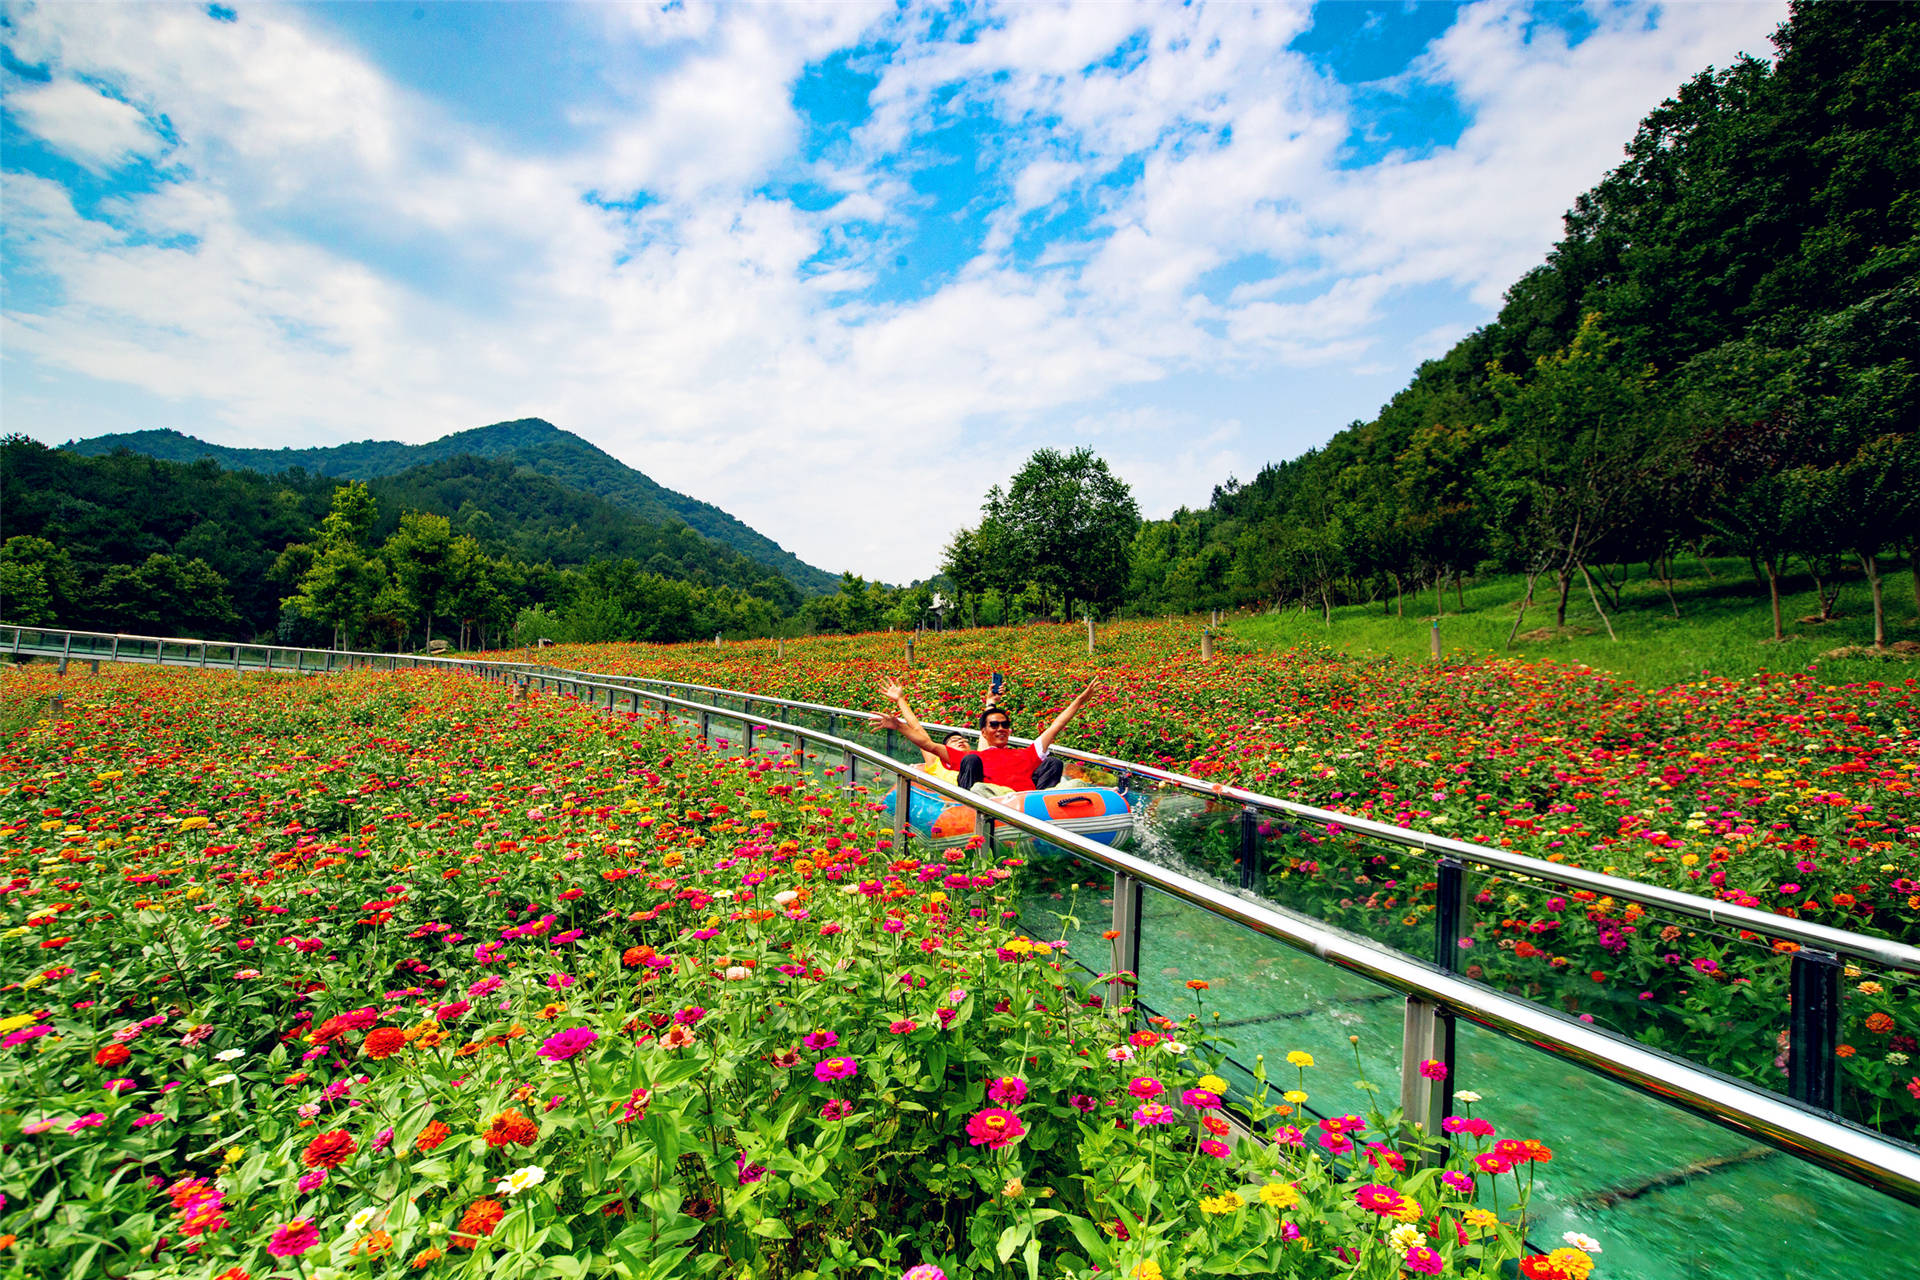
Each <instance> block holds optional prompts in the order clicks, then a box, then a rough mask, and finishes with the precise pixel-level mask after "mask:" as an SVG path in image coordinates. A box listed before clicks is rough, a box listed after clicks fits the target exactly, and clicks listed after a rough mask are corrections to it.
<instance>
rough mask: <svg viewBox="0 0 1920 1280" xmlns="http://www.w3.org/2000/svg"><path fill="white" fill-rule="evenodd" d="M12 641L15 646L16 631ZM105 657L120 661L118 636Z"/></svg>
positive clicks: (16, 639)
mask: <svg viewBox="0 0 1920 1280" xmlns="http://www.w3.org/2000/svg"><path fill="white" fill-rule="evenodd" d="M13 639H14V643H15V644H18V643H19V641H20V633H19V632H18V631H16V632H14V633H13ZM107 657H108V658H109V659H111V660H112V661H114V662H118V661H120V637H119V636H115V637H114V638H113V645H112V647H111V648H110V649H108V650H107Z"/></svg>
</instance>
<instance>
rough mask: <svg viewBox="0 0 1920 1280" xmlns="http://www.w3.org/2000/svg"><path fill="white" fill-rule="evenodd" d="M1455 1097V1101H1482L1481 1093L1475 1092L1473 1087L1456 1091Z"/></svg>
mask: <svg viewBox="0 0 1920 1280" xmlns="http://www.w3.org/2000/svg"><path fill="white" fill-rule="evenodd" d="M1453 1097H1454V1101H1456V1102H1478V1101H1480V1095H1479V1094H1477V1093H1475V1092H1474V1091H1473V1090H1471V1089H1460V1090H1457V1091H1456V1092H1455V1093H1454V1095H1453Z"/></svg>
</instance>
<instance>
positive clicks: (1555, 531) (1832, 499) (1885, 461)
mask: <svg viewBox="0 0 1920 1280" xmlns="http://www.w3.org/2000/svg"><path fill="white" fill-rule="evenodd" d="M1791 12H1792V17H1791V21H1790V22H1789V23H1787V24H1786V25H1785V26H1783V27H1782V28H1781V30H1780V32H1779V33H1778V35H1777V36H1776V41H1775V42H1776V46H1777V49H1778V56H1777V57H1776V58H1775V59H1774V61H1773V62H1772V63H1771V64H1768V63H1766V62H1762V61H1759V60H1755V59H1742V60H1740V61H1739V62H1737V63H1735V64H1734V65H1733V66H1731V67H1728V68H1725V69H1721V70H1708V71H1704V72H1702V73H1701V74H1699V75H1698V76H1695V77H1693V78H1692V79H1691V80H1689V81H1688V82H1687V83H1686V84H1685V85H1683V86H1681V88H1680V89H1679V90H1678V91H1677V92H1676V94H1675V95H1674V97H1673V98H1671V99H1670V100H1668V101H1667V102H1665V103H1662V104H1661V105H1660V106H1659V107H1658V108H1656V109H1655V110H1654V111H1653V112H1651V113H1649V115H1648V116H1647V118H1646V119H1645V120H1644V121H1643V122H1642V124H1641V126H1640V128H1639V129H1638V131H1637V132H1636V133H1635V135H1634V137H1633V139H1632V140H1631V142H1630V143H1629V145H1628V147H1627V152H1626V156H1625V159H1624V160H1623V162H1622V163H1621V164H1620V165H1619V166H1618V167H1617V168H1616V169H1615V170H1614V171H1613V172H1611V173H1609V174H1608V175H1607V176H1606V177H1605V178H1604V179H1603V180H1602V181H1601V182H1600V183H1598V184H1597V185H1596V186H1595V187H1594V188H1593V189H1592V190H1591V191H1589V192H1587V193H1586V194H1584V195H1583V196H1581V197H1580V198H1579V199H1578V200H1577V201H1576V202H1575V204H1574V207H1573V208H1572V209H1571V210H1570V211H1569V213H1568V214H1567V217H1566V229H1565V234H1564V235H1563V237H1562V238H1561V240H1560V242H1559V243H1558V244H1556V245H1555V246H1554V248H1553V250H1552V251H1551V252H1550V253H1549V254H1548V256H1547V259H1546V261H1545V262H1543V263H1542V264H1541V265H1540V266H1538V267H1536V268H1534V269H1533V270H1531V271H1529V272H1527V273H1526V274H1525V275H1524V276H1522V277H1521V278H1520V279H1519V280H1518V281H1516V282H1515V283H1514V285H1513V287H1512V288H1511V289H1510V290H1508V292H1507V295H1506V298H1505V302H1504V305H1503V306H1502V308H1501V310H1500V313H1499V315H1498V317H1497V318H1496V319H1495V320H1494V321H1493V322H1492V323H1490V324H1488V325H1486V326H1485V327H1484V328H1482V329H1480V330H1479V331H1477V332H1475V333H1473V334H1471V335H1469V336H1468V337H1466V338H1464V339H1462V340H1461V341H1460V342H1459V343H1458V344H1457V345H1456V346H1455V347H1454V348H1453V350H1451V351H1449V352H1448V353H1447V354H1446V355H1445V356H1442V357H1440V358H1439V359H1436V360H1431V361H1428V362H1427V363H1425V364H1423V365H1422V366H1421V367H1420V369H1419V370H1418V371H1417V372H1416V374H1415V376H1414V378H1413V380H1412V382H1411V383H1410V384H1409V385H1408V386H1407V387H1406V388H1405V389H1404V390H1402V391H1401V392H1400V393H1399V394H1397V395H1396V396H1395V397H1394V398H1393V400H1392V401H1391V402H1390V403H1389V404H1388V405H1387V406H1385V407H1384V408H1383V409H1382V410H1381V412H1380V414H1379V415H1378V416H1377V417H1376V418H1375V419H1373V420H1372V421H1369V422H1364V423H1355V424H1353V425H1352V426H1350V427H1349V428H1347V429H1346V430H1344V431H1342V432H1340V433H1338V434H1337V435H1335V436H1334V438H1333V439H1332V440H1330V441H1329V442H1328V443H1327V444H1326V446H1325V447H1324V448H1322V449H1319V450H1314V451H1312V452H1310V453H1309V454H1307V455H1303V456H1302V457H1301V458H1297V459H1293V460H1292V461H1290V462H1286V463H1280V464H1275V465H1273V466H1269V467H1267V468H1265V469H1263V470H1262V471H1261V473H1260V474H1259V475H1258V476H1256V477H1255V478H1254V479H1253V480H1252V481H1250V482H1248V483H1247V484H1246V485H1232V486H1224V487H1223V488H1221V489H1218V490H1216V491H1215V494H1214V498H1213V501H1212V502H1211V503H1210V504H1209V506H1208V507H1207V508H1206V509H1204V510H1201V511H1196V512H1181V513H1179V514H1178V515H1176V516H1175V517H1174V518H1173V519H1171V520H1169V521H1167V522H1164V523H1163V522H1154V523H1152V524H1149V525H1148V526H1146V527H1145V528H1143V529H1142V530H1141V533H1140V535H1139V536H1138V537H1137V538H1136V539H1135V542H1134V544H1133V557H1132V562H1131V566H1130V569H1131V575H1130V588H1129V591H1130V596H1129V600H1130V607H1132V608H1134V609H1136V610H1138V611H1142V612H1145V611H1158V610H1164V609H1172V608H1186V609H1193V608H1206V607H1209V606H1215V607H1217V605H1218V604H1219V603H1222V601H1221V600H1220V598H1219V597H1220V593H1221V590H1222V587H1221V586H1219V585H1216V584H1220V583H1224V592H1225V594H1226V595H1227V596H1228V597H1229V599H1230V600H1232V601H1238V602H1253V601H1264V602H1266V603H1269V604H1278V603H1281V602H1282V601H1283V600H1289V599H1298V600H1300V601H1301V602H1302V603H1303V604H1305V603H1309V602H1310V603H1311V604H1313V605H1315V606H1321V605H1323V603H1324V602H1323V601H1321V600H1319V599H1317V598H1313V597H1315V596H1316V594H1317V587H1316V585H1315V584H1316V583H1321V584H1326V585H1327V587H1328V588H1329V591H1330V593H1331V595H1332V597H1333V598H1334V599H1336V600H1363V599H1371V598H1378V597H1381V596H1383V595H1385V594H1387V593H1391V594H1392V595H1393V597H1394V600H1395V601H1396V602H1398V601H1400V600H1402V599H1403V595H1404V588H1405V587H1407V586H1408V585H1410V584H1429V583H1437V582H1438V581H1441V580H1443V579H1444V578H1445V577H1447V576H1452V577H1453V578H1454V581H1455V582H1456V583H1458V581H1459V575H1460V574H1461V573H1463V572H1467V571H1471V570H1473V569H1475V568H1480V567H1487V568H1492V569H1497V570H1506V571H1518V572H1521V573H1524V574H1526V575H1527V576H1528V579H1529V582H1530V583H1531V582H1532V581H1533V580H1534V579H1535V578H1537V577H1540V576H1545V577H1546V578H1548V579H1549V581H1551V583H1552V586H1553V588H1554V591H1555V596H1556V610H1555V620H1556V622H1557V623H1559V624H1562V625H1564V623H1565V621H1566V607H1567V599H1568V595H1569V593H1570V592H1571V591H1572V590H1574V589H1575V588H1576V586H1578V587H1579V588H1580V589H1583V591H1584V592H1585V593H1587V594H1588V596H1589V598H1590V599H1591V601H1592V603H1593V604H1594V606H1595V608H1596V610H1598V611H1599V613H1600V615H1601V617H1602V618H1606V617H1607V607H1606V606H1607V603H1608V602H1611V603H1613V604H1617V603H1618V601H1619V592H1620V589H1621V586H1622V583H1623V581H1624V575H1625V573H1626V570H1627V567H1628V566H1630V565H1633V564H1636V563H1645V564H1646V565H1647V572H1648V574H1649V576H1652V577H1655V578H1658V579H1659V580H1660V581H1661V582H1663V583H1665V584H1667V586H1668V588H1669V598H1670V600H1671V570H1670V568H1669V567H1668V566H1669V565H1670V563H1671V552H1672V550H1673V549H1674V548H1675V547H1679V546H1692V547H1693V548H1694V549H1695V550H1696V552H1700V551H1705V550H1707V549H1708V548H1717V549H1720V550H1723V551H1734V552H1738V553H1740V554H1744V555H1747V556H1749V557H1750V558H1751V559H1752V562H1753V565H1754V572H1755V577H1756V580H1757V581H1758V582H1759V583H1760V584H1761V585H1762V589H1764V590H1766V591H1767V593H1768V595H1769V597H1770V598H1773V599H1774V600H1775V601H1776V605H1777V599H1778V596H1779V594H1780V591H1781V578H1782V575H1784V574H1786V573H1787V572H1789V571H1792V570H1794V568H1795V567H1796V566H1798V567H1802V568H1805V569H1806V570H1809V571H1811V572H1813V573H1814V574H1815V576H1816V577H1817V578H1818V579H1819V582H1820V593H1821V595H1822V597H1823V599H1825V600H1826V601H1827V602H1828V603H1829V604H1830V605H1831V604H1832V603H1833V601H1834V599H1835V593H1836V592H1837V590H1838V583H1839V581H1840V576H1841V574H1842V573H1843V571H1845V570H1846V569H1847V567H1848V566H1858V570H1857V571H1858V572H1859V573H1861V574H1863V575H1864V576H1865V578H1866V580H1867V586H1868V588H1869V592H1870V593H1871V594H1872V595H1873V596H1874V598H1875V600H1876V602H1877V605H1876V608H1877V611H1878V612H1879V613H1880V614H1881V615H1883V616H1882V618H1881V625H1880V626H1879V627H1877V628H1876V633H1877V634H1879V635H1881V636H1882V638H1884V637H1885V635H1886V619H1885V617H1884V614H1885V607H1884V602H1883V601H1880V593H1879V591H1878V588H1877V586H1876V584H1877V581H1878V578H1879V575H1880V566H1881V565H1882V564H1883V563H1884V561H1885V559H1886V557H1888V556H1890V555H1906V556H1909V557H1911V556H1913V555H1914V554H1915V549H1916V547H1915V544H1916V541H1920V533H1916V532H1914V530H1915V529H1916V528H1920V520H1916V519H1914V518H1913V517H1912V511H1913V508H1912V505H1911V504H1912V501H1913V497H1912V495H1913V492H1914V488H1915V485H1914V480H1913V471H1912V464H1911V461H1910V459H1911V456H1912V455H1911V449H1912V447H1913V446H1912V441H1913V439H1914V436H1915V434H1916V430H1917V429H1920V427H1917V425H1916V424H1920V377H1917V376H1916V356H1915V353H1916V352H1920V93H1916V92H1915V91H1914V88H1913V86H1914V85H1915V84H1920V8H1916V7H1915V6H1911V5H1858V4H1846V5H1842V4H1827V5H1812V4H1806V3H1796V4H1794V5H1793V6H1792V11H1791ZM1335 530H1337V535H1335V536H1333V537H1332V538H1331V539H1330V538H1329V533H1330V531H1335ZM1329 541H1331V542H1332V543H1333V544H1334V545H1328V543H1329ZM1223 560H1224V565H1223V563H1222V562H1223ZM1322 566H1331V567H1332V568H1333V571H1332V572H1331V573H1326V572H1322V571H1321V568H1322ZM1223 567H1224V573H1222V572H1221V569H1222V568H1223ZM1531 598H1532V591H1531V589H1529V591H1528V593H1527V599H1528V602H1529V603H1530V602H1531ZM1442 605H1443V601H1442V600H1441V599H1439V598H1438V597H1436V601H1435V608H1436V610H1438V609H1440V608H1441V607H1442ZM1523 607H1524V606H1523ZM1674 608H1675V609H1676V611H1677V608H1678V606H1677V605H1675V606H1674ZM1915 608H1916V612H1920V596H1917V598H1916V602H1915ZM1775 612H1776V614H1777V612H1778V609H1777V607H1776V610H1775ZM1519 625H1520V619H1518V618H1517V619H1516V622H1515V628H1514V629H1515V632H1516V633H1517V632H1518V630H1519ZM1609 625H1610V622H1609ZM1783 630H1784V620H1783V619H1778V618H1776V625H1775V627H1774V632H1775V634H1776V635H1778V634H1782V633H1783Z"/></svg>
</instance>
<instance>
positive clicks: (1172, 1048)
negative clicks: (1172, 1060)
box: [1160, 1040, 1187, 1058]
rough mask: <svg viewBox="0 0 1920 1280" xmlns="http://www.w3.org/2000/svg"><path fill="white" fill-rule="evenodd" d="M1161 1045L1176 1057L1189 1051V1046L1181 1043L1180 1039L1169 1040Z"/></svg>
mask: <svg viewBox="0 0 1920 1280" xmlns="http://www.w3.org/2000/svg"><path fill="white" fill-rule="evenodd" d="M1160 1047H1161V1048H1162V1049H1165V1050H1166V1051H1167V1052H1168V1053H1170V1054H1172V1055H1173V1056H1174V1057H1176V1058H1177V1057H1179V1056H1180V1055H1181V1054H1183V1053H1185V1052H1186V1051H1187V1046H1186V1045H1184V1044H1181V1043H1180V1042H1179V1041H1178V1040H1168V1041H1166V1042H1165V1043H1163V1044H1162V1045H1161V1046H1160Z"/></svg>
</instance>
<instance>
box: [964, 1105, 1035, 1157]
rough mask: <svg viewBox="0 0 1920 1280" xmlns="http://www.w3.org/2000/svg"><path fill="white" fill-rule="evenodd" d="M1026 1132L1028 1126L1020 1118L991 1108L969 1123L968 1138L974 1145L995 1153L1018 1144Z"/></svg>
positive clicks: (1011, 1113) (1008, 1112)
mask: <svg viewBox="0 0 1920 1280" xmlns="http://www.w3.org/2000/svg"><path fill="white" fill-rule="evenodd" d="M1026 1132H1027V1126H1025V1125H1024V1124H1021V1123H1020V1117H1019V1116H1016V1115H1015V1114H1013V1112H1011V1111H1002V1110H1000V1109H998V1108H995V1107H989V1108H987V1109H986V1110H985V1111H981V1112H979V1113H978V1114H976V1115H975V1116H974V1117H973V1118H972V1119H970V1120H968V1121H967V1137H968V1138H969V1139H970V1140H971V1142H972V1144H973V1145H974V1146H976V1147H987V1148H989V1149H990V1150H993V1151H998V1150H1000V1148H1002V1147H1004V1146H1008V1145H1009V1144H1011V1143H1015V1142H1018V1141H1019V1140H1020V1139H1021V1137H1022V1136H1023V1135H1025V1133H1026Z"/></svg>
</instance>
